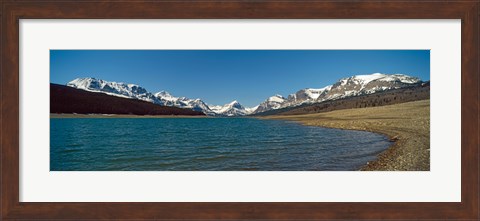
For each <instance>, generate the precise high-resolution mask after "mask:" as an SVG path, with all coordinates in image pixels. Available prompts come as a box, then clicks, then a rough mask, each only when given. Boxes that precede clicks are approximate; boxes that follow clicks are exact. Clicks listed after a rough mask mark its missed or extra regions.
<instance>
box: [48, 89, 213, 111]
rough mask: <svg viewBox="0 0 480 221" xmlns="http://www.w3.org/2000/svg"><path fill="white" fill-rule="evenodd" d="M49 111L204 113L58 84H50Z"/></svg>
mask: <svg viewBox="0 0 480 221" xmlns="http://www.w3.org/2000/svg"><path fill="white" fill-rule="evenodd" d="M50 113H57V114H72V113H77V114H130V115H205V114H203V113H202V112H198V111H193V110H190V109H182V108H177V107H166V106H160V105H156V104H153V103H150V102H147V101H141V100H136V99H129V98H122V97H116V96H112V95H108V94H103V93H96V92H89V91H85V90H80V89H76V88H72V87H68V86H64V85H58V84H50Z"/></svg>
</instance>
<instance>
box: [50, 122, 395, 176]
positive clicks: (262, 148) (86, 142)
mask: <svg viewBox="0 0 480 221" xmlns="http://www.w3.org/2000/svg"><path fill="white" fill-rule="evenodd" d="M391 144H392V143H391V142H389V141H388V139H387V137H385V136H383V135H380V134H375V133H370V132H365V131H352V130H340V129H330V128H321V127H313V126H304V125H301V124H298V123H295V122H289V121H281V120H262V119H256V118H51V119H50V170H51V171H129V170H132V171H244V170H248V171H250V170H252V171H310V170H317V171H318V170H321V171H351V170H358V169H360V167H362V166H363V165H365V164H366V163H367V162H368V161H371V160H374V159H376V156H377V155H378V154H379V153H380V152H382V151H384V150H385V149H387V148H388V147H389V146H390V145H391Z"/></svg>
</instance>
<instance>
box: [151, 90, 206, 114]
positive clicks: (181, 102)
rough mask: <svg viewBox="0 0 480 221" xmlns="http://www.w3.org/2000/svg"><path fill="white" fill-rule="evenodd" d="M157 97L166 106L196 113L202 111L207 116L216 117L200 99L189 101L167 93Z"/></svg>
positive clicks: (159, 93)
mask: <svg viewBox="0 0 480 221" xmlns="http://www.w3.org/2000/svg"><path fill="white" fill-rule="evenodd" d="M155 97H156V98H157V99H158V100H160V101H161V102H162V104H163V105H165V106H172V107H180V108H188V109H192V110H194V111H200V112H203V113H205V114H207V115H211V116H212V115H215V112H214V111H212V110H211V109H210V107H209V106H208V105H207V104H205V102H203V101H202V100H200V99H198V98H197V99H189V98H186V97H174V96H172V95H171V94H170V93H168V92H166V91H160V92H158V93H155Z"/></svg>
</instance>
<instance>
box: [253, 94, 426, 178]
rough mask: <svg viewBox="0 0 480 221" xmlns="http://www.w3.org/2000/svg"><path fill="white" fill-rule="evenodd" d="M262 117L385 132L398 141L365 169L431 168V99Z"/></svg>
mask: <svg viewBox="0 0 480 221" xmlns="http://www.w3.org/2000/svg"><path fill="white" fill-rule="evenodd" d="M260 118H261V119H281V120H291V121H296V122H300V123H302V124H304V125H308V126H320V127H328V128H337V129H347V130H362V131H370V132H375V133H380V134H384V135H386V136H388V137H389V138H390V139H391V140H392V141H395V142H394V143H393V144H392V145H391V146H390V147H389V148H388V149H387V150H385V151H384V152H382V153H380V154H379V155H378V158H377V159H376V160H374V161H371V162H368V163H367V165H365V166H364V167H362V168H361V170H383V171H429V170H430V100H420V101H413V102H408V103H401V104H394V105H388V106H381V107H369V108H360V109H347V110H338V111H331V112H325V113H316V114H305V115H276V116H268V117H260Z"/></svg>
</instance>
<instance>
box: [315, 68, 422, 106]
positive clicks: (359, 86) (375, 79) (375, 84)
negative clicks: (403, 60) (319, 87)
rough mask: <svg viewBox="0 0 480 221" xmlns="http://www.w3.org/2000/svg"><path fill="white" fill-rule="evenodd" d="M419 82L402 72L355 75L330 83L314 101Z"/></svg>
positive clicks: (407, 85) (367, 92)
mask: <svg viewBox="0 0 480 221" xmlns="http://www.w3.org/2000/svg"><path fill="white" fill-rule="evenodd" d="M421 82H422V81H421V80H420V79H419V78H416V77H410V76H408V75H404V74H381V73H374V74H370V75H356V76H352V77H349V78H342V79H340V80H339V81H338V82H336V83H335V84H333V85H332V87H331V88H330V90H329V91H328V93H326V94H325V96H320V97H318V98H317V100H316V101H317V102H318V101H324V100H333V99H339V98H345V97H351V96H358V95H363V94H372V93H376V92H380V91H385V90H391V89H398V88H403V87H409V86H412V85H415V84H418V83H421Z"/></svg>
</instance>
